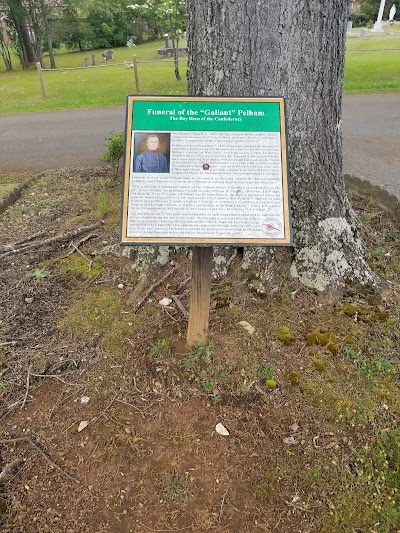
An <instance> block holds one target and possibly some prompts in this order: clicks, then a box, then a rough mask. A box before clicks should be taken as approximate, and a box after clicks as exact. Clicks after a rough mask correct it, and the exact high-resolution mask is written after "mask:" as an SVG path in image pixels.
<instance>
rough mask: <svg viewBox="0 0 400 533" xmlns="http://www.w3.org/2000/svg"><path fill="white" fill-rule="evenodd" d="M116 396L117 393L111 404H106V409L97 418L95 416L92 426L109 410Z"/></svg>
mask: <svg viewBox="0 0 400 533" xmlns="http://www.w3.org/2000/svg"><path fill="white" fill-rule="evenodd" d="M118 394H119V392H118V393H117V394H116V395H115V396H114V398H113V399H112V400H111V402H110V403H109V404H107V407H106V408H105V409H104V410H103V411H102V412H101V413H100V414H99V415H98V416H96V418H95V419H94V420H93V422H92V424H94V423H95V422H98V421H99V420H100V418H102V417H103V416H104V415H105V414H106V413H107V411H108V410H109V409H110V407H111V406H112V404H113V403H114V402H115V401H116V399H117V396H118Z"/></svg>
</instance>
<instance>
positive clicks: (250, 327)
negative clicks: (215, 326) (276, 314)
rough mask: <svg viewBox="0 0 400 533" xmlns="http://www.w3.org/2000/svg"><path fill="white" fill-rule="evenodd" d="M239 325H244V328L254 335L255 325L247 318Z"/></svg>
mask: <svg viewBox="0 0 400 533" xmlns="http://www.w3.org/2000/svg"><path fill="white" fill-rule="evenodd" d="M239 326H242V328H243V329H245V330H246V331H247V333H248V334H249V335H253V333H254V332H255V328H253V326H252V325H251V324H249V323H248V322H246V321H245V320H242V321H241V322H239Z"/></svg>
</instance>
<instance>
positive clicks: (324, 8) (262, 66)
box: [187, 0, 381, 295]
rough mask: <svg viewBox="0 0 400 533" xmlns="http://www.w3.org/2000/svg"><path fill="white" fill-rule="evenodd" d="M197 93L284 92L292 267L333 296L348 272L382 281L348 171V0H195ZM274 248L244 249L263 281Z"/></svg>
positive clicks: (192, 64) (193, 73)
mask: <svg viewBox="0 0 400 533" xmlns="http://www.w3.org/2000/svg"><path fill="white" fill-rule="evenodd" d="M187 5H188V15H189V25H188V35H189V38H188V44H189V57H190V59H189V76H188V78H189V94H190V95H191V96H200V95H205V96H246V97H251V96H283V97H285V99H286V104H287V131H288V154H289V169H290V178H291V196H292V215H293V233H294V249H293V252H294V255H293V262H292V264H291V268H290V273H291V275H292V276H293V277H294V278H297V279H298V280H299V281H300V282H301V283H303V284H304V285H305V286H307V287H309V288H311V289H315V290H317V291H320V292H324V291H327V292H329V293H330V294H331V295H338V294H340V293H341V291H342V289H343V287H344V283H345V280H352V281H353V282H358V283H360V284H361V285H368V286H369V287H372V288H373V289H379V288H380V286H381V281H380V280H379V278H378V277H377V276H376V275H375V274H374V273H373V272H372V271H371V270H370V268H369V267H368V265H367V264H366V262H365V260H364V249H363V244H362V242H361V239H360V237H359V234H358V229H359V228H358V223H357V220H356V217H355V214H354V212H353V210H352V208H351V206H350V204H349V201H348V199H347V196H346V193H345V188H344V180H343V173H342V134H341V123H342V119H341V102H342V89H343V71H344V53H345V36H346V24H347V19H348V0H336V1H334V2H333V1H332V0H319V1H318V2H315V1H311V0H230V1H226V0H188V2H187ZM271 252H273V251H267V252H266V253H261V251H260V250H259V249H258V250H256V249H254V248H246V249H245V252H244V264H245V265H246V267H247V268H252V269H253V270H257V271H258V273H259V275H260V280H261V281H265V282H267V281H270V280H271V279H272V277H273V275H274V270H273V262H274V256H275V254H274V253H271Z"/></svg>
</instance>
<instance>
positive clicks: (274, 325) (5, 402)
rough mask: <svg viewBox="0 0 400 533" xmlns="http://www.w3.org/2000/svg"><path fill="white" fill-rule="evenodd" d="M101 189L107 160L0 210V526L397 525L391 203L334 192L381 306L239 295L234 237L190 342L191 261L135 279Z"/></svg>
mask: <svg viewBox="0 0 400 533" xmlns="http://www.w3.org/2000/svg"><path fill="white" fill-rule="evenodd" d="M77 191H79V194H77ZM119 198H120V185H119V184H118V183H116V182H115V181H114V180H113V178H112V177H111V173H110V171H109V170H108V169H98V170H88V169H82V170H79V169H75V170H66V169H64V170H58V171H49V172H47V173H45V174H43V175H42V176H41V177H39V178H38V179H37V180H36V181H34V182H32V183H31V185H30V186H29V187H28V188H27V189H26V190H25V191H24V192H23V193H22V195H21V197H20V198H19V199H18V200H17V201H16V202H15V203H14V204H13V205H12V206H10V207H9V208H8V209H7V210H6V211H5V212H4V213H3V214H2V215H0V242H1V243H2V245H1V247H0V262H1V271H0V272H1V273H0V294H1V298H0V316H1V320H0V376H1V377H0V402H1V403H0V408H1V412H0V417H1V430H0V432H1V435H0V454H1V465H2V471H1V474H0V480H1V481H0V523H1V531H2V532H4V533H17V532H19V533H31V532H32V533H33V532H40V533H45V532H49V533H50V532H52V533H64V532H65V533H67V532H68V533H89V532H91V533H92V532H93V533H102V532H104V533H105V532H107V533H113V532H115V533H117V532H118V533H123V532H137V533H145V532H147V531H193V532H199V533H200V532H205V531H218V532H223V531H227V532H234V531H236V532H241V533H244V532H259V531H268V532H269V531H271V532H293V531H302V532H306V531H307V532H321V531H323V532H327V533H329V532H332V533H333V532H335V533H338V532H343V533H349V532H350V531H363V532H366V531H377V532H395V531H397V530H398V529H400V512H399V509H400V496H399V494H398V489H399V486H400V483H399V481H400V451H399V446H398V442H399V436H400V435H399V431H400V430H399V425H398V422H399V416H400V396H399V388H398V387H399V377H400V366H399V365H400V357H399V352H400V309H399V294H400V286H399V284H400V269H399V261H400V250H399V248H400V247H399V243H400V228H399V223H398V222H395V219H394V217H393V215H391V214H390V213H386V212H385V211H384V210H383V209H382V208H381V207H380V206H379V205H378V204H377V203H376V201H375V200H373V199H372V198H366V199H360V198H356V197H354V198H353V199H352V201H353V203H354V207H355V208H356V209H357V211H358V213H359V216H360V220H361V222H362V234H363V237H364V240H365V242H366V245H367V248H368V261H369V263H370V264H371V265H372V267H373V268H374V269H375V270H376V271H377V272H378V273H379V274H380V275H381V276H382V277H383V278H385V279H388V280H390V283H388V286H387V289H386V291H385V295H384V298H383V299H382V300H377V299H376V298H375V297H374V296H372V295H370V294H368V293H362V292H359V290H358V289H357V288H356V287H351V286H348V287H347V288H346V292H345V294H344V296H343V298H342V299H341V300H340V301H338V302H336V303H332V302H329V301H326V300H323V299H320V298H317V297H316V295H314V294H313V293H312V292H310V291H309V290H307V289H306V288H305V287H303V286H301V285H299V284H298V283H297V282H295V281H293V280H292V279H282V280H281V281H280V282H279V283H277V284H274V285H271V287H269V288H268V290H267V291H266V292H257V290H255V287H256V286H257V278H256V277H246V274H245V273H244V272H243V270H242V269H241V263H240V250H239V251H238V255H237V257H236V259H235V260H234V262H233V264H232V265H231V267H230V271H229V275H228V276H226V277H225V278H223V279H222V280H220V281H215V283H213V287H212V307H211V316H210V337H209V343H208V344H206V345H197V346H195V347H193V348H192V349H190V350H189V349H188V348H186V346H185V336H186V328H187V319H186V317H185V314H184V312H185V309H187V308H188V296H189V280H190V261H189V260H188V258H187V257H186V255H185V254H180V255H175V256H174V257H173V262H172V263H171V262H170V261H168V262H167V263H166V264H165V265H164V266H162V267H161V269H160V271H157V272H154V273H153V274H152V275H150V276H149V277H148V279H147V282H146V284H141V283H139V274H138V273H137V272H136V271H135V270H134V269H133V268H132V265H133V264H134V258H130V259H128V258H127V257H123V256H121V255H115V250H117V249H119V246H118V244H117V243H118V224H119ZM49 239H52V240H49ZM146 291H147V292H146ZM173 296H174V297H173ZM165 297H167V298H170V299H171V300H172V302H171V304H170V305H168V306H167V307H162V306H160V305H159V303H158V302H159V301H160V300H161V299H162V298H165ZM139 304H140V305H139ZM135 311H136V312H135ZM243 321H245V322H247V323H248V324H250V326H251V327H252V328H254V331H253V332H252V329H251V328H250V327H248V326H246V328H247V329H245V328H244V327H243V325H240V322H243ZM219 423H220V424H222V425H223V426H224V427H225V428H226V430H227V431H228V432H229V435H226V436H223V435H220V434H219V433H218V432H217V431H216V429H215V428H216V425H217V424H219Z"/></svg>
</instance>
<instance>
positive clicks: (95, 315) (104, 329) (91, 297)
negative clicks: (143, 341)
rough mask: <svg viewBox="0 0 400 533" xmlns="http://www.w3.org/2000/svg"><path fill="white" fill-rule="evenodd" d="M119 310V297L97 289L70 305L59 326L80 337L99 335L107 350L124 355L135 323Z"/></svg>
mask: <svg viewBox="0 0 400 533" xmlns="http://www.w3.org/2000/svg"><path fill="white" fill-rule="evenodd" d="M120 311H121V309H120V303H119V300H118V297H117V296H116V295H115V294H114V293H113V292H112V291H110V290H95V291H93V292H90V293H88V294H87V295H86V296H85V297H84V298H83V299H82V300H78V301H77V302H76V303H74V304H73V305H72V307H70V309H69V310H68V312H67V315H66V317H65V318H64V320H62V321H61V322H60V323H59V327H60V328H61V329H63V330H64V331H67V332H69V333H70V334H72V335H73V336H74V337H75V338H77V339H80V340H86V341H87V340H88V339H90V338H93V337H95V336H98V337H100V345H101V347H102V348H103V349H104V350H106V351H108V352H110V353H112V354H115V355H121V354H122V353H124V346H125V339H126V338H127V336H129V335H130V336H131V335H132V334H133V331H134V327H133V326H134V324H133V322H130V323H129V322H128V321H127V320H121V318H120ZM130 324H131V325H130Z"/></svg>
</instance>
